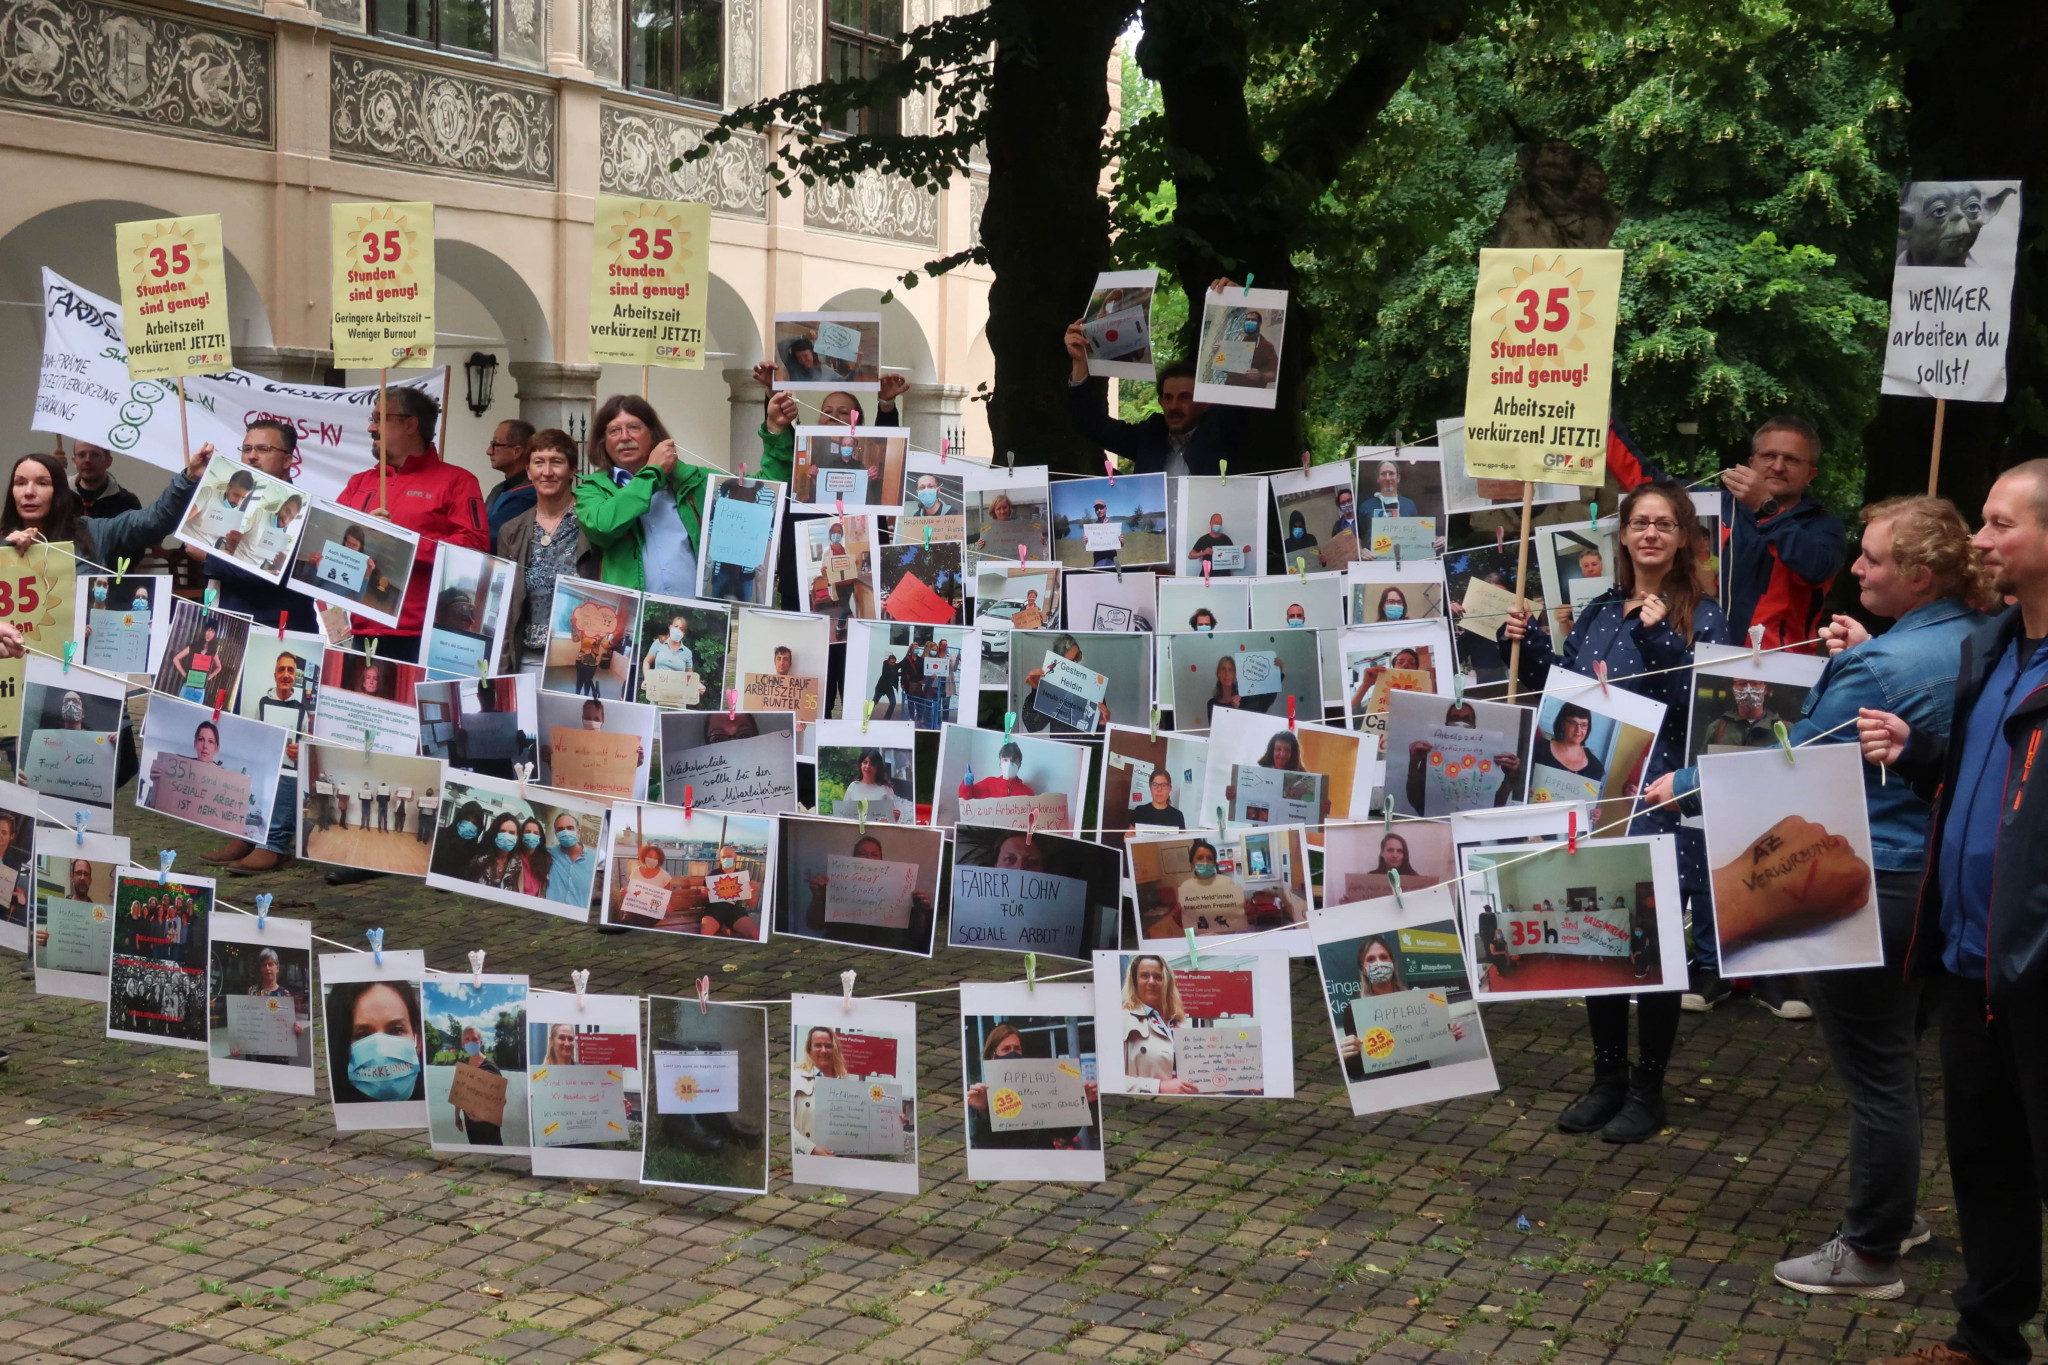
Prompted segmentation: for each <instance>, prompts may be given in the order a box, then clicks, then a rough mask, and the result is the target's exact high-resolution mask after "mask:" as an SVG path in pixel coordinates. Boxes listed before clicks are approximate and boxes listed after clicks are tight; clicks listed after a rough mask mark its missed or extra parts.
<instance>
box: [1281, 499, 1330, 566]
mask: <svg viewBox="0 0 2048 1365" xmlns="http://www.w3.org/2000/svg"><path fill="white" fill-rule="evenodd" d="M1320 543H1321V542H1320V541H1318V540H1317V539H1316V538H1315V537H1314V536H1313V535H1310V534H1309V529H1308V517H1307V515H1306V514H1305V513H1303V512H1302V510H1301V509H1300V508H1299V507H1297V508H1295V509H1294V510H1293V511H1292V512H1289V513H1288V514H1287V543H1286V544H1284V545H1282V546H1281V547H1280V553H1281V554H1282V555H1283V556H1284V557H1285V559H1286V561H1287V563H1288V566H1289V567H1292V566H1293V564H1294V557H1295V556H1296V555H1301V556H1302V557H1304V558H1306V557H1307V555H1308V552H1309V551H1310V550H1313V549H1315V548H1316V546H1317V545H1318V544H1320ZM1316 567H1318V568H1321V567H1322V559H1321V557H1320V556H1318V557H1317V560H1316Z"/></svg>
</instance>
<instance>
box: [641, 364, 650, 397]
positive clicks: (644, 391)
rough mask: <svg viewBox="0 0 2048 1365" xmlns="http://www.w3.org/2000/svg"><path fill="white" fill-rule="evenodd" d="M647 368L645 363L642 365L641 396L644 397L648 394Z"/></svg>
mask: <svg viewBox="0 0 2048 1365" xmlns="http://www.w3.org/2000/svg"><path fill="white" fill-rule="evenodd" d="M647 369H648V367H647V366H645V365H642V366H641V367H640V396H641V397H642V398H645V397H646V396H647Z"/></svg>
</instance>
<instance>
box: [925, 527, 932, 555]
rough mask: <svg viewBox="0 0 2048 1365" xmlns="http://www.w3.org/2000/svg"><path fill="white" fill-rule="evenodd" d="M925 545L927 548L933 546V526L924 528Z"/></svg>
mask: <svg viewBox="0 0 2048 1365" xmlns="http://www.w3.org/2000/svg"><path fill="white" fill-rule="evenodd" d="M924 547H925V549H927V550H929V549H931V547H932V528H931V527H929V526H927V527H925V528H924Z"/></svg>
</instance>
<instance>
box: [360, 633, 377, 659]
mask: <svg viewBox="0 0 2048 1365" xmlns="http://www.w3.org/2000/svg"><path fill="white" fill-rule="evenodd" d="M363 657H364V658H366V659H374V658H376V657H377V637H376V636H374V635H372V636H371V637H370V638H369V639H367V640H365V641H363Z"/></svg>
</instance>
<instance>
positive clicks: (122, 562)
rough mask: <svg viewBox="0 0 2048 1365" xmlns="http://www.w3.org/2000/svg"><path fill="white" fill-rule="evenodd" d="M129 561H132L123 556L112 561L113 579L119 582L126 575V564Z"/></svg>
mask: <svg viewBox="0 0 2048 1365" xmlns="http://www.w3.org/2000/svg"><path fill="white" fill-rule="evenodd" d="M131 562H133V561H131V560H129V559H128V558H127V557H125V556H124V557H122V558H120V559H117V560H115V561H114V581H115V582H116V583H119V582H120V581H121V579H122V578H123V577H125V576H126V575H127V573H128V565H129V564H130V563H131Z"/></svg>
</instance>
